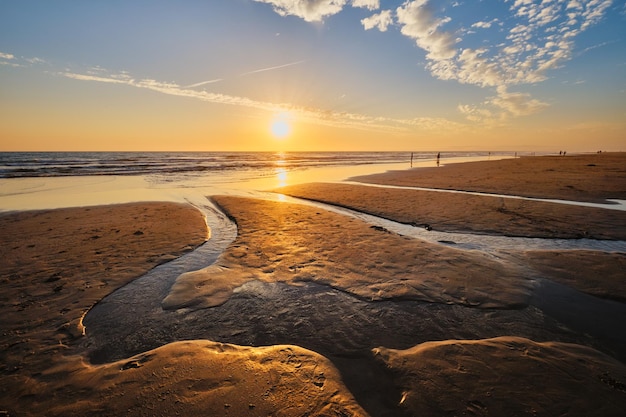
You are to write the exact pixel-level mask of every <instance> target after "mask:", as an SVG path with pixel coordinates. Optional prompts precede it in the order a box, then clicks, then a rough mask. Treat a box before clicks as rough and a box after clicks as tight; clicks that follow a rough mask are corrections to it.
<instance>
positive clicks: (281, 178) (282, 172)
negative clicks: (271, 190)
mask: <svg viewBox="0 0 626 417" xmlns="http://www.w3.org/2000/svg"><path fill="white" fill-rule="evenodd" d="M274 172H275V173H276V179H277V180H278V184H277V187H284V186H286V185H287V169H286V168H276V169H275V171H274Z"/></svg>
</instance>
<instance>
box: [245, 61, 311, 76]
mask: <svg viewBox="0 0 626 417" xmlns="http://www.w3.org/2000/svg"><path fill="white" fill-rule="evenodd" d="M304 62H305V61H304V60H302V61H296V62H290V63H289V64H283V65H276V66H274V67H267V68H261V69H257V70H253V71H248V72H244V73H243V74H240V75H239V76H240V77H243V76H245V75H251V74H257V73H259V72H266V71H274V70H277V69H281V68H287V67H291V66H294V65H300V64H303V63H304Z"/></svg>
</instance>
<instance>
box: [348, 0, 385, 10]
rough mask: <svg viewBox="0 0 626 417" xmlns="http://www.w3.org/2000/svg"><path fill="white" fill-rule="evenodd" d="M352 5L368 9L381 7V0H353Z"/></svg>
mask: <svg viewBox="0 0 626 417" xmlns="http://www.w3.org/2000/svg"><path fill="white" fill-rule="evenodd" d="M352 7H362V8H364V9H368V10H378V9H380V0H353V1H352Z"/></svg>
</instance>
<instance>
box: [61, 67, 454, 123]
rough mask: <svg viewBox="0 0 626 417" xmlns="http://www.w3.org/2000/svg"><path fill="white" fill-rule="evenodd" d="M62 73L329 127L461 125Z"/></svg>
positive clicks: (98, 72)
mask: <svg viewBox="0 0 626 417" xmlns="http://www.w3.org/2000/svg"><path fill="white" fill-rule="evenodd" d="M58 74H59V75H61V76H63V77H66V78H71V79H74V80H79V81H90V82H99V83H108V84H123V85H127V86H129V87H134V88H142V89H147V90H151V91H156V92H159V93H162V94H167V95H171V96H177V97H186V98H190V99H195V100H200V101H204V102H208V103H215V104H222V105H230V106H240V107H247V108H252V109H258V110H264V111H268V112H273V113H275V112H284V111H288V112H291V113H293V114H294V115H296V116H297V117H298V119H299V120H301V121H304V122H309V123H315V124H320V125H326V126H333V127H340V128H355V129H362V130H380V131H386V132H392V131H396V132H401V131H407V130H408V127H414V128H419V129H422V130H434V129H439V130H441V129H443V128H444V127H445V126H448V127H449V128H450V129H452V128H459V127H462V125H460V124H458V123H455V122H452V121H448V120H446V119H443V118H428V117H422V118H415V119H394V118H387V117H379V116H371V115H365V114H358V113H350V112H338V111H331V110H325V109H319V108H312V107H304V106H298V105H295V104H292V103H271V102H266V101H259V100H253V99H250V98H247V97H241V96H233V95H228V94H218V93H211V92H207V91H198V90H194V89H192V87H190V86H186V87H185V86H180V85H178V84H176V83H167V82H162V81H158V80H153V79H137V78H135V77H132V76H131V75H130V74H128V73H127V72H120V73H107V72H106V71H105V70H104V69H102V68H92V69H90V70H88V71H85V73H78V72H71V71H62V72H59V73H58Z"/></svg>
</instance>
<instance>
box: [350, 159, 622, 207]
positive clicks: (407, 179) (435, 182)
mask: <svg viewBox="0 0 626 417" xmlns="http://www.w3.org/2000/svg"><path fill="white" fill-rule="evenodd" d="M625 160H626V153H623V152H622V153H620V152H610V153H600V154H587V155H568V156H538V157H537V156H530V157H521V158H514V159H502V160H498V161H480V162H468V163H465V164H449V165H446V164H445V162H446V161H445V159H444V160H442V164H443V165H442V166H440V167H432V168H419V169H414V170H408V171H390V172H386V173H381V174H376V175H369V176H364V177H357V178H354V180H355V181H363V182H368V183H372V184H388V185H401V186H419V187H426V188H442V189H447V190H464V191H478V192H484V193H496V194H507V195H518V196H524V197H535V198H553V199H559V200H573V201H588V202H597V203H603V202H606V200H607V199H618V200H626V187H624V184H625V183H626V165H625V164H624V161H625Z"/></svg>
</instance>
